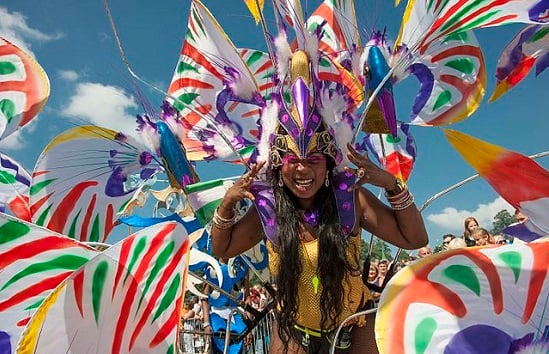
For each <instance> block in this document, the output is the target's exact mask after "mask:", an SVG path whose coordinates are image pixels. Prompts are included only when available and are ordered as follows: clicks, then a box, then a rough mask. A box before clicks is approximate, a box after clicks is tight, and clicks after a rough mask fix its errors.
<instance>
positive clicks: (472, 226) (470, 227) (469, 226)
mask: <svg viewBox="0 0 549 354" xmlns="http://www.w3.org/2000/svg"><path fill="white" fill-rule="evenodd" d="M477 227H478V224H477V222H476V221H475V220H471V221H469V222H468V223H467V230H469V232H473V231H475V229H476V228H477Z"/></svg>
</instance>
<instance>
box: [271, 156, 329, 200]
mask: <svg viewBox="0 0 549 354" xmlns="http://www.w3.org/2000/svg"><path fill="white" fill-rule="evenodd" d="M281 174H282V181H283V182H284V184H285V185H286V187H288V189H290V191H291V192H292V193H293V194H294V195H295V196H296V197H297V198H299V199H300V200H301V202H302V207H305V208H310V207H312V205H308V204H310V203H312V201H313V200H314V196H315V195H316V192H318V190H319V189H320V188H321V187H322V184H323V183H324V179H325V178H326V157H325V156H324V155H323V154H322V153H320V152H313V153H311V154H309V155H307V158H306V159H300V158H298V157H297V156H296V155H294V154H292V153H288V154H286V155H285V156H284V157H283V158H282V170H281Z"/></svg>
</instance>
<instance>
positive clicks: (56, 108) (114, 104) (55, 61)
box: [0, 0, 549, 245]
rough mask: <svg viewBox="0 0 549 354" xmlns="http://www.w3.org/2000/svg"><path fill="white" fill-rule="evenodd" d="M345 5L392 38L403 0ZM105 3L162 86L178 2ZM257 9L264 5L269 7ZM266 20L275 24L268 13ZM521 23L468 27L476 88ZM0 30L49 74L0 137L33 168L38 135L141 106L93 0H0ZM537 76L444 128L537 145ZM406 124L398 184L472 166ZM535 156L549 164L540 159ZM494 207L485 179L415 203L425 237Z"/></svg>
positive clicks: (140, 64)
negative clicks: (45, 91) (21, 123)
mask: <svg viewBox="0 0 549 354" xmlns="http://www.w3.org/2000/svg"><path fill="white" fill-rule="evenodd" d="M266 2H268V1H266ZM204 3H205V5H206V6H207V7H208V8H209V9H210V10H211V12H212V13H213V15H214V16H215V17H216V18H217V20H218V21H219V22H220V23H221V25H222V26H223V28H224V29H225V31H226V32H227V34H228V35H229V37H230V38H231V39H232V40H233V42H234V43H235V44H236V45H237V46H239V47H250V48H258V49H265V44H264V40H263V36H262V34H261V32H260V28H259V27H256V26H255V24H254V22H253V20H252V18H251V16H250V15H249V13H248V12H247V10H246V8H245V6H244V4H243V2H242V1H241V0H231V1H216V0H210V1H208V0H205V1H204ZM229 3H230V5H228V4H229ZM318 3H319V1H308V2H307V3H306V2H303V7H304V10H305V11H306V12H307V13H309V14H310V13H311V11H312V10H313V9H314V8H316V6H317V5H318ZM355 4H356V5H355V6H356V9H357V17H358V20H359V25H360V28H359V29H360V31H361V34H362V35H363V38H365V35H366V33H369V31H371V30H372V29H374V28H376V29H379V28H383V27H386V28H387V33H388V36H389V38H390V39H394V38H395V37H396V34H397V32H398V29H399V26H400V19H401V16H402V12H403V10H404V4H401V5H400V6H399V7H398V8H394V7H392V6H391V4H392V1H389V0H373V1H372V0H369V1H365V0H359V1H356V3H355ZM110 6H111V11H112V13H113V16H114V19H115V22H116V25H117V28H118V31H119V33H120V37H121V40H122V43H123V46H124V49H125V51H126V55H127V57H128V59H129V61H130V63H131V65H132V67H133V69H134V71H135V72H136V73H138V75H140V76H141V77H142V78H143V79H145V80H147V81H149V82H151V83H154V84H155V85H157V86H158V87H161V88H167V87H168V84H169V82H170V79H171V76H172V74H173V71H174V68H175V64H176V63H177V59H178V57H179V50H180V48H181V43H182V39H183V37H184V34H185V30H186V26H187V16H188V12H189V6H190V3H189V1H188V0H163V1H161V2H152V1H143V0H141V1H130V0H113V1H111V3H110ZM266 11H267V15H268V16H271V11H270V9H267V10H266ZM269 25H270V26H271V27H270V28H271V29H272V30H274V26H273V23H272V22H271V23H269ZM521 27H522V26H521V25H511V26H505V27H496V28H490V29H481V30H478V31H476V34H477V37H478V40H479V42H480V44H481V47H482V48H483V51H484V54H485V57H486V63H487V70H488V84H487V93H486V96H487V97H489V95H490V94H491V93H492V91H493V88H494V85H495V77H494V73H495V67H496V64H497V59H498V57H499V54H500V52H501V50H502V49H503V48H504V46H505V44H506V43H507V42H508V41H510V40H511V38H512V37H513V36H514V34H515V33H516V32H517V31H518V30H519V29H520V28H521ZM0 34H1V35H2V36H4V37H6V38H8V39H10V40H12V41H14V42H15V43H17V44H18V45H20V46H21V47H23V48H26V49H27V50H28V51H30V52H31V53H32V54H33V55H34V56H35V57H36V58H37V60H38V62H39V63H40V64H41V65H42V67H43V68H44V69H45V71H46V72H47V74H48V76H49V79H50V82H51V96H50V99H49V101H48V103H47V105H46V107H45V109H44V110H43V112H42V113H41V114H40V116H39V117H38V118H37V119H35V121H34V122H33V123H32V124H31V125H30V126H26V127H25V128H23V129H22V130H21V131H20V132H18V133H17V134H14V136H12V137H10V138H9V139H6V140H5V141H3V142H2V143H0V151H1V152H3V153H5V154H8V155H9V156H11V157H13V158H15V159H16V160H18V161H19V162H20V163H21V164H22V165H23V166H24V167H25V168H27V169H28V170H29V171H32V169H33V167H34V163H35V162H36V159H37V158H38V156H39V155H40V152H41V151H42V149H43V148H44V147H45V146H46V144H47V143H48V141H50V140H51V139H52V138H53V137H54V136H56V135H57V134H59V133H61V132H62V131H64V130H65V129H68V128H70V127H71V126H73V125H74V124H83V123H85V122H91V123H92V124H96V125H100V126H106V127H109V128H113V129H117V130H123V131H126V132H128V131H133V130H134V128H135V123H134V122H135V115H136V114H138V113H142V110H141V108H140V106H139V105H138V102H137V100H136V99H135V97H134V94H133V93H134V90H133V86H132V85H133V84H132V82H131V79H130V78H129V75H128V74H127V72H126V70H125V68H124V66H123V64H122V60H121V59H120V56H119V53H118V50H117V47H116V44H115V41H114V38H113V35H112V32H111V28H110V25H109V22H108V18H107V16H106V13H105V10H104V8H103V3H102V1H101V0H87V1H67V0H65V1H62V0H48V1H41V2H37V1H31V0H4V1H3V2H2V4H1V5H0ZM547 75H548V74H547V72H545V73H543V74H541V75H540V76H539V77H537V78H536V77H535V76H534V75H533V73H531V74H530V75H529V76H528V77H527V78H526V79H525V80H524V81H523V82H521V83H520V84H519V85H518V86H517V87H515V88H514V89H513V90H511V91H510V92H509V93H508V94H507V95H505V96H503V97H502V98H500V99H499V100H498V101H496V102H494V103H488V102H487V97H485V100H484V101H483V103H482V105H481V107H480V108H479V110H478V111H477V112H476V113H475V114H474V115H473V116H472V117H470V118H469V119H467V120H465V121H463V122H460V123H457V124H454V125H453V126H451V128H452V129H456V130H459V131H461V132H464V133H467V134H470V135H472V136H474V137H477V138H480V139H483V140H485V141H488V142H490V143H493V144H497V145H500V146H503V147H505V148H507V149H510V150H514V151H516V152H519V153H522V154H525V155H531V154H535V153H538V152H541V151H545V150H547V148H548V147H549V144H548V143H547V132H548V131H549V119H548V118H549V117H548V113H547V107H548V106H547V103H546V100H547V99H549V80H548V76H547ZM140 88H141V90H143V92H144V94H145V96H146V98H147V100H148V101H149V102H150V103H151V104H152V105H153V106H155V107H159V106H160V103H161V101H162V98H163V97H162V95H160V94H158V93H155V92H152V91H151V90H149V89H148V88H147V87H144V86H143V85H141V86H140ZM394 93H395V100H396V104H397V114H398V115H399V116H403V117H406V116H408V114H409V111H410V106H411V103H412V99H413V98H414V97H415V95H416V93H417V84H416V83H415V82H414V79H412V78H408V79H407V80H405V81H404V82H403V83H402V84H399V85H397V86H395V88H394ZM412 134H413V135H414V137H415V140H416V145H417V149H418V156H417V161H416V165H415V168H414V170H413V172H412V175H411V177H410V180H409V182H408V184H409V187H410V190H411V191H412V192H413V194H414V196H415V199H416V203H417V204H418V206H420V205H422V204H423V203H424V202H425V201H426V200H427V199H428V198H429V197H430V196H432V195H434V194H435V193H437V192H439V191H441V190H443V189H445V188H447V187H448V186H450V185H453V184H455V183H456V182H459V181H461V180H463V179H464V178H467V177H469V176H471V175H473V174H475V171H474V170H473V169H472V168H471V167H470V166H469V165H468V164H466V163H465V161H464V160H463V159H462V158H461V157H460V155H458V153H457V152H456V151H455V150H454V149H453V148H452V147H451V146H450V144H449V143H448V142H447V140H446V139H445V137H444V134H443V133H442V131H441V130H440V129H437V128H426V127H413V128H412ZM537 161H538V163H540V164H541V165H542V166H544V167H545V168H548V166H549V158H542V159H539V160H537ZM219 167H220V166H219V165H216V164H208V163H199V164H198V166H197V170H198V173H199V174H200V175H201V178H202V180H207V179H210V178H216V177H227V176H232V175H235V174H239V173H241V172H242V169H241V168H236V167H229V168H221V169H220V168H219ZM374 191H375V190H374ZM504 208H507V209H509V210H511V209H510V207H509V206H508V204H507V203H506V202H505V201H503V200H502V199H501V198H500V197H498V195H497V194H496V193H495V192H494V191H493V189H492V188H491V187H490V186H489V185H488V184H487V183H486V182H485V181H484V180H482V179H477V180H475V181H474V182H471V183H468V184H466V185H465V186H463V187H461V188H459V189H457V190H455V191H453V192H450V193H449V194H447V195H446V196H444V197H441V198H439V199H437V200H436V201H434V202H433V203H432V204H431V205H430V206H429V207H428V208H426V209H425V210H424V212H423V217H424V219H425V223H426V226H427V229H428V232H429V235H430V238H431V244H432V245H435V244H437V243H440V237H441V235H442V234H444V233H447V232H451V233H455V234H459V233H461V231H462V229H463V219H464V218H465V217H467V216H469V215H473V216H475V217H476V218H477V219H478V220H479V222H480V224H481V226H485V227H486V228H491V227H492V225H491V221H492V220H493V216H494V215H495V214H496V213H497V212H498V211H500V210H501V209H504Z"/></svg>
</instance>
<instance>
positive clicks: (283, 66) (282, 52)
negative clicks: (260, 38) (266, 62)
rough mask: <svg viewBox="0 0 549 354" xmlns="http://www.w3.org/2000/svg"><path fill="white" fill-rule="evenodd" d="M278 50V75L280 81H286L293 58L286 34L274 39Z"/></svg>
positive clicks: (282, 33)
mask: <svg viewBox="0 0 549 354" xmlns="http://www.w3.org/2000/svg"><path fill="white" fill-rule="evenodd" d="M274 45H275V49H276V58H277V61H276V73H277V75H278V78H279V79H280V80H284V78H285V77H286V75H287V74H288V71H289V69H290V68H289V64H290V58H291V57H292V49H291V48H290V44H288V37H287V36H286V33H284V32H281V33H280V34H279V35H278V36H276V38H275V39H274Z"/></svg>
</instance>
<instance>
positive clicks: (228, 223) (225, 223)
mask: <svg viewBox="0 0 549 354" xmlns="http://www.w3.org/2000/svg"><path fill="white" fill-rule="evenodd" d="M217 209H218V208H215V211H214V215H213V218H212V226H215V227H216V228H217V229H219V230H228V229H231V228H232V227H233V225H234V223H235V220H236V213H234V214H233V216H232V217H231V218H230V219H226V218H224V217H222V216H220V215H219V213H218V211H217Z"/></svg>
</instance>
